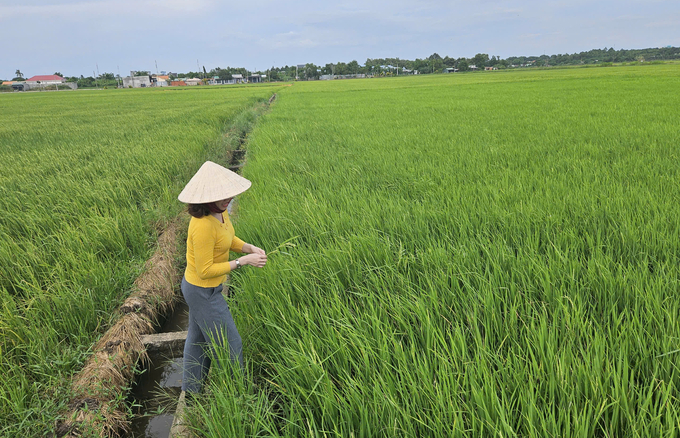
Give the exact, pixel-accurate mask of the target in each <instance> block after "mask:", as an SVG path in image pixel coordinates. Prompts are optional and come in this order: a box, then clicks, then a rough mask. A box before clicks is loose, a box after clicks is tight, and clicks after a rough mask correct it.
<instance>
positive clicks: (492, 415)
mask: <svg viewBox="0 0 680 438" xmlns="http://www.w3.org/2000/svg"><path fill="white" fill-rule="evenodd" d="M677 73H678V71H677V65H658V66H645V67H620V68H600V69H564V70H552V71H551V70H543V71H522V72H498V73H497V74H493V75H492V74H489V75H473V74H469V75H465V74H463V75H440V76H434V77H420V78H414V77H409V78H399V79H397V78H392V79H387V80H354V81H334V82H330V83H329V82H325V83H296V84H295V85H294V86H293V87H291V88H289V89H286V90H284V91H282V92H281V93H280V94H279V99H278V100H277V104H276V106H275V108H274V111H272V113H271V114H269V115H268V116H267V117H266V118H264V119H263V121H261V123H260V125H259V126H258V129H257V130H256V131H255V132H254V133H253V135H252V136H251V137H250V143H249V155H248V164H247V166H246V167H245V169H244V176H246V177H247V178H249V179H251V180H252V181H253V187H252V188H251V189H250V190H249V191H248V192H246V193H245V194H243V195H242V196H241V197H240V200H239V206H240V207H239V221H238V224H237V235H239V236H240V237H242V238H244V239H245V240H246V241H248V242H253V243H255V244H258V245H260V246H262V247H263V248H265V249H266V250H268V251H271V252H273V253H272V254H271V255H270V258H269V262H268V265H267V267H266V268H265V269H262V270H249V269H244V270H242V271H238V272H236V273H235V275H233V284H234V287H235V290H236V294H235V298H234V299H233V300H234V301H233V302H232V310H233V312H234V314H235V318H236V322H237V325H238V326H239V328H240V330H241V334H242V336H243V338H244V345H245V346H246V347H245V348H246V351H245V356H246V362H247V363H248V364H249V379H248V383H247V384H245V385H242V384H241V382H234V381H232V377H231V374H230V372H229V371H220V370H219V369H216V370H215V373H214V375H213V383H214V385H213V387H212V390H211V395H210V397H211V403H209V404H207V405H204V406H201V407H200V408H198V409H197V418H196V426H197V429H198V430H199V431H200V433H201V434H202V435H203V436H260V435H262V436H264V435H267V436H272V435H273V436H287V437H301V436H356V437H360V436H363V437H369V436H371V437H375V436H385V437H393V436H499V435H502V436H562V437H568V436H583V437H590V436H592V437H595V436H622V437H634V436H674V435H675V434H677V432H678V425H679V424H680V400H678V398H677V390H678V385H679V384H680V380H679V375H678V371H677V367H676V362H677V360H676V359H677V352H678V349H679V348H680V347H679V344H678V339H680V324H679V323H678V315H679V314H680V295H679V294H678V292H679V290H678V279H679V268H678V261H679V260H678V258H679V257H678V256H679V255H680V207H679V205H678V202H677V200H678V199H679V198H680V196H679V195H680V189H679V185H678V177H679V176H680V175H679V174H678V173H679V171H678V167H677V159H678V149H677V145H678V144H679V140H680V137H679V134H678V130H677V122H678V112H677V108H678V107H680V97H678V96H677V94H674V93H671V92H669V90H674V89H677V88H678V86H679V85H680V76H678V74H677Z"/></svg>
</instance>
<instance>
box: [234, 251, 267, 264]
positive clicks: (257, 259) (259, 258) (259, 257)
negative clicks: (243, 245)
mask: <svg viewBox="0 0 680 438" xmlns="http://www.w3.org/2000/svg"><path fill="white" fill-rule="evenodd" d="M254 248H256V249H258V250H260V251H262V250H261V249H260V248H257V247H254ZM238 261H239V263H241V264H242V265H250V266H255V267H256V268H261V267H263V266H264V265H265V264H266V263H267V255H266V254H265V253H264V251H262V253H261V254H260V253H252V254H248V255H246V256H243V257H241V258H239V259H238Z"/></svg>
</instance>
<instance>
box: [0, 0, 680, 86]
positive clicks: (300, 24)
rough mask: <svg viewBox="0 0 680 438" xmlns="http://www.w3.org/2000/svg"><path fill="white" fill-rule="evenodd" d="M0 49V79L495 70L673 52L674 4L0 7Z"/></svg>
mask: <svg viewBox="0 0 680 438" xmlns="http://www.w3.org/2000/svg"><path fill="white" fill-rule="evenodd" d="M0 44H2V47H3V49H2V51H1V52H0V79H11V78H13V77H14V76H15V72H16V70H17V69H19V70H21V72H22V73H23V74H24V77H30V76H33V75H42V74H53V73H55V72H61V73H62V74H64V75H65V76H80V75H84V76H91V75H93V74H95V73H97V72H98V73H105V72H110V73H114V74H118V73H119V72H120V74H121V75H122V76H126V75H128V74H129V72H130V70H148V71H151V72H152V73H155V72H156V71H172V72H179V73H183V72H187V71H196V70H198V69H199V67H200V68H201V69H202V67H203V66H205V68H206V69H207V70H210V69H211V68H215V67H222V68H225V67H228V66H229V67H245V68H247V69H249V70H253V71H255V70H262V71H264V70H266V69H268V68H270V67H272V66H277V67H279V66H284V65H296V64H305V63H308V62H311V63H314V64H316V65H325V64H327V63H331V62H333V63H335V62H349V61H352V60H357V61H358V62H359V64H364V63H365V61H366V59H367V58H387V57H394V58H402V59H415V58H427V57H428V56H430V55H431V54H433V53H435V52H436V53H438V54H439V55H441V56H442V57H444V56H447V55H448V56H450V57H453V58H459V57H467V58H471V57H473V56H474V55H475V54H477V53H486V54H488V55H489V56H494V55H496V56H499V57H501V58H507V57H509V56H520V55H524V56H537V55H543V54H546V55H552V54H560V53H575V52H581V51H586V50H590V49H596V48H600V49H601V48H605V47H607V48H610V47H614V48H615V49H616V50H619V49H640V48H648V47H662V46H668V45H671V46H675V47H677V46H680V1H678V0H589V1H585V0H569V1H549V0H540V1H539V0H526V1H520V0H515V1H503V0H466V1H460V0H449V1H444V0H426V1H418V0H411V1H406V0H346V1H345V0H334V1H310V0H297V1H282V0H278V1H272V0H256V1H246V2H243V1H241V2H236V1H233V0H232V1H223V0H115V1H114V0H51V1H50V0H20V1H17V0H12V1H10V0H0ZM156 66H158V67H157V68H156Z"/></svg>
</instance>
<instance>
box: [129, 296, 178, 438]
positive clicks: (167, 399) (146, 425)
mask: <svg viewBox="0 0 680 438" xmlns="http://www.w3.org/2000/svg"><path fill="white" fill-rule="evenodd" d="M188 323H189V307H188V306H187V305H186V303H185V302H184V300H181V301H180V302H178V303H177V304H176V305H175V309H174V311H173V313H172V314H171V315H170V316H169V317H168V319H167V320H166V321H165V323H164V324H163V325H162V327H161V329H160V330H159V331H158V332H159V333H168V332H179V331H184V330H186V329H187V326H188ZM182 361H183V358H182V352H181V351H179V352H177V351H176V352H174V354H173V352H172V351H167V352H164V353H155V354H149V364H148V366H147V367H146V369H144V370H142V373H141V374H140V375H139V376H138V377H137V381H136V383H135V386H134V387H133V388H132V391H131V393H130V400H129V401H130V405H131V406H132V410H133V413H134V414H135V417H134V419H133V420H132V424H131V430H130V432H129V433H128V435H127V436H128V437H129V438H167V437H168V435H169V434H170V428H171V427H172V421H173V418H174V415H175V408H176V405H177V399H178V398H179V395H180V392H181V386H182Z"/></svg>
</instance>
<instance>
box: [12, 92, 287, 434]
mask: <svg viewBox="0 0 680 438" xmlns="http://www.w3.org/2000/svg"><path fill="white" fill-rule="evenodd" d="M275 90H276V88H274V87H250V88H242V87H241V88H239V87H233V88H219V87H210V88H204V87H201V89H191V90H189V89H174V90H170V89H161V90H108V91H77V92H60V93H25V94H23V93H22V94H19V93H17V94H6V95H3V96H0V113H2V115H3V123H2V125H0V146H1V148H0V194H1V196H0V368H1V369H2V377H1V378H0V436H2V437H15V436H22V437H29V436H44V434H45V433H48V432H50V431H51V430H53V428H54V423H55V417H56V416H57V415H58V414H59V412H60V409H62V408H63V405H64V403H65V402H66V401H67V400H68V397H69V394H68V388H69V386H70V385H69V378H70V376H71V375H72V374H73V373H75V372H77V371H79V369H80V368H81V367H82V364H83V362H84V360H85V359H86V357H87V354H88V349H89V348H90V346H91V345H92V344H93V342H94V341H95V340H96V339H97V338H98V337H99V336H101V334H102V333H103V332H104V331H105V329H106V328H108V326H109V325H110V323H111V322H112V320H113V318H115V316H116V315H115V312H113V310H114V309H115V308H116V307H117V306H118V305H119V304H120V303H121V302H122V301H123V300H124V299H125V297H126V296H127V295H128V294H129V293H130V290H131V287H132V282H133V280H134V279H135V277H136V276H137V275H138V274H139V272H140V270H141V269H142V267H143V264H144V261H145V260H146V258H147V257H148V256H149V254H150V252H151V251H152V249H153V245H154V242H155V238H156V234H157V230H158V229H160V228H162V225H163V223H164V222H165V221H166V220H168V219H170V218H172V217H174V216H176V215H177V214H178V212H179V211H180V209H181V208H182V205H180V204H179V203H178V202H177V201H176V196H177V194H178V193H179V191H180V190H181V188H182V187H183V185H184V184H185V183H186V181H187V180H188V179H189V178H190V177H191V175H192V174H193V172H194V171H195V169H196V168H198V167H199V166H200V164H201V163H202V162H203V161H204V160H205V159H212V160H214V161H217V162H221V161H222V160H224V159H225V151H224V144H223V140H222V137H221V133H222V131H223V130H224V129H225V126H226V123H227V122H228V121H229V120H231V119H232V118H234V117H235V116H236V115H237V114H238V113H240V112H241V111H243V109H244V108H249V107H251V106H252V105H253V104H254V103H255V102H257V101H263V100H266V99H268V98H269V97H270V96H271V94H272V93H274V92H275Z"/></svg>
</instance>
